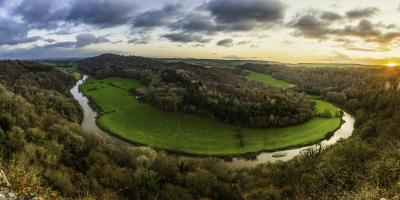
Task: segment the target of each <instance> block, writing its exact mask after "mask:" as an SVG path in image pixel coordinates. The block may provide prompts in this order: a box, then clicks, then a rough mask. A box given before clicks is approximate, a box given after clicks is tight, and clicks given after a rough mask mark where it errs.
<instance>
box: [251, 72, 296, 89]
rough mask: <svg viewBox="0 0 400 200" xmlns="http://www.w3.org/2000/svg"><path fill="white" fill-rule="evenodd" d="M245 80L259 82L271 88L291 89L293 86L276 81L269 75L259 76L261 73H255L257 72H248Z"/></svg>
mask: <svg viewBox="0 0 400 200" xmlns="http://www.w3.org/2000/svg"><path fill="white" fill-rule="evenodd" d="M246 78H247V79H248V80H252V81H260V82H263V83H265V84H267V85H272V86H276V87H282V88H291V87H294V86H295V85H293V84H290V83H288V82H285V81H282V80H278V79H276V78H274V77H272V76H271V75H267V74H261V73H257V72H250V74H249V75H247V76H246Z"/></svg>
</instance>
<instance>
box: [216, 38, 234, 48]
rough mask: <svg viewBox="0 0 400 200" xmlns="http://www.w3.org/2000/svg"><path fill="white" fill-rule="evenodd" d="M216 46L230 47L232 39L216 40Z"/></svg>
mask: <svg viewBox="0 0 400 200" xmlns="http://www.w3.org/2000/svg"><path fill="white" fill-rule="evenodd" d="M217 46H222V47H231V46H233V40H232V39H223V40H220V41H218V42H217Z"/></svg>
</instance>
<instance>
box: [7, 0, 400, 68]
mask: <svg viewBox="0 0 400 200" xmlns="http://www.w3.org/2000/svg"><path fill="white" fill-rule="evenodd" d="M399 17H400V1H398V0H380V1H376V0H358V1H349V0H323V1H322V0H301V1H299V0H185V1H181V0H147V1H144V0H64V1H57V0H0V58H2V59H37V58H73V57H88V56H95V55H99V54H102V53H117V54H123V55H137V56H146V57H180V58H216V59H254V60H269V61H279V62H285V63H360V64H379V65H387V64H389V63H399V64H400V48H399V44H400V21H399V20H398V19H399Z"/></svg>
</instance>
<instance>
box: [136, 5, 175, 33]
mask: <svg viewBox="0 0 400 200" xmlns="http://www.w3.org/2000/svg"><path fill="white" fill-rule="evenodd" d="M182 8H183V6H182V5H181V4H165V5H164V7H163V8H161V9H159V10H152V11H147V12H144V13H141V14H139V15H137V16H135V19H134V20H133V26H134V27H142V28H152V27H158V26H164V25H167V24H168V23H170V21H171V20H173V19H175V18H176V17H178V16H179V14H181V9H182Z"/></svg>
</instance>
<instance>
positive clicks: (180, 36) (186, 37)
mask: <svg viewBox="0 0 400 200" xmlns="http://www.w3.org/2000/svg"><path fill="white" fill-rule="evenodd" d="M161 37H163V38H166V39H168V40H169V41H172V42H182V43H189V42H197V43H208V42H210V39H207V38H204V37H203V36H200V35H195V34H187V33H170V34H164V35H162V36H161Z"/></svg>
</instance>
